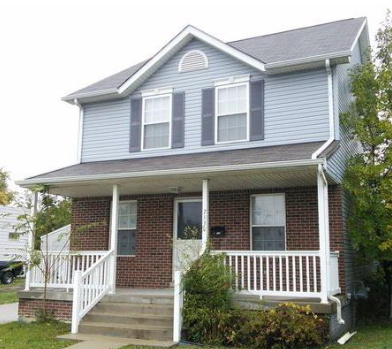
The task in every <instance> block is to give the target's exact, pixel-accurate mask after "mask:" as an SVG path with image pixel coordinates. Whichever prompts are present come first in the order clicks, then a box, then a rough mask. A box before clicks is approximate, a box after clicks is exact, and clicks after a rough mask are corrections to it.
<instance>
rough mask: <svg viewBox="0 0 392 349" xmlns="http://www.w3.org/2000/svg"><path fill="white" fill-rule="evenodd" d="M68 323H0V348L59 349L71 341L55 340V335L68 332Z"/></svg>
mask: <svg viewBox="0 0 392 349" xmlns="http://www.w3.org/2000/svg"><path fill="white" fill-rule="evenodd" d="M69 330H70V329H69V325H67V324H64V323H61V322H59V323H55V324H37V323H30V324H21V323H19V322H12V323H10V324H6V325H0V349H60V348H65V347H67V346H69V345H71V344H73V343H72V342H71V341H65V340H57V339H56V336H58V335H60V334H64V333H67V332H69Z"/></svg>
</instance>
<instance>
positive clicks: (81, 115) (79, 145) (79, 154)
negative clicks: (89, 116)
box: [74, 99, 84, 164]
mask: <svg viewBox="0 0 392 349" xmlns="http://www.w3.org/2000/svg"><path fill="white" fill-rule="evenodd" d="M74 104H75V105H76V106H78V107H79V128H78V143H77V154H76V161H77V163H78V164H80V163H81V162H82V137H83V119H84V111H83V106H82V105H81V104H80V103H79V101H78V100H77V99H74Z"/></svg>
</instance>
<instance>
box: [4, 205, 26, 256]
mask: <svg viewBox="0 0 392 349" xmlns="http://www.w3.org/2000/svg"><path fill="white" fill-rule="evenodd" d="M24 213H25V211H24V209H23V208H20V207H12V206H1V205H0V261H7V262H8V261H24V260H25V259H26V253H27V235H26V234H21V233H18V232H15V226H16V225H17V224H18V217H19V216H20V215H22V214H24Z"/></svg>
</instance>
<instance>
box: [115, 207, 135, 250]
mask: <svg viewBox="0 0 392 349" xmlns="http://www.w3.org/2000/svg"><path fill="white" fill-rule="evenodd" d="M136 225H137V203H136V201H122V202H120V205H119V210H118V241H117V254H118V255H119V256H132V255H135V250H136V249H135V247H136Z"/></svg>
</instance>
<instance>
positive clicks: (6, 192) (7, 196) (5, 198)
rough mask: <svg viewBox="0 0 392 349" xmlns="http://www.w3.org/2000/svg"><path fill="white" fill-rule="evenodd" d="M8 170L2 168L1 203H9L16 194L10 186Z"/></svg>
mask: <svg viewBox="0 0 392 349" xmlns="http://www.w3.org/2000/svg"><path fill="white" fill-rule="evenodd" d="M8 180H9V175H8V172H6V171H4V170H3V169H2V168H0V205H8V204H9V203H10V202H11V201H12V198H13V196H14V193H13V192H12V191H11V190H10V189H9V188H8Z"/></svg>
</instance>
